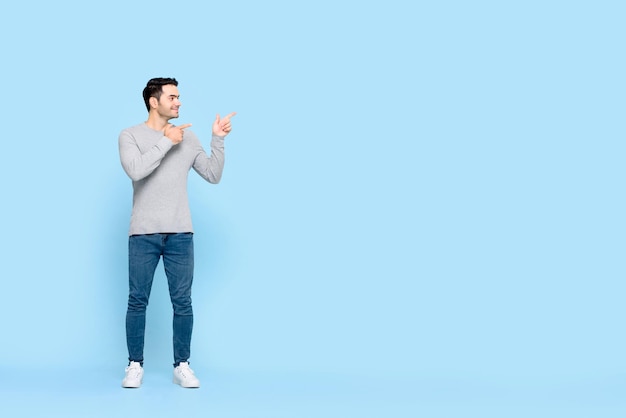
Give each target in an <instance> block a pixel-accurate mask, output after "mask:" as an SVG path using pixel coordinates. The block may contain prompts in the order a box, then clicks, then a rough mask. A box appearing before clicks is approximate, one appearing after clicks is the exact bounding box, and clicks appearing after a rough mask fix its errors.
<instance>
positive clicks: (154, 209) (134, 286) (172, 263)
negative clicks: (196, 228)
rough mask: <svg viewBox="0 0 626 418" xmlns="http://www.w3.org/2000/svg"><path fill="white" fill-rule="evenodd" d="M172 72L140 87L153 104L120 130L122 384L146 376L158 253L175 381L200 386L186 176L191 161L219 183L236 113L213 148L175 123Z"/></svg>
mask: <svg viewBox="0 0 626 418" xmlns="http://www.w3.org/2000/svg"><path fill="white" fill-rule="evenodd" d="M177 86H178V82H177V81H176V79H174V78H153V79H152V80H150V81H148V84H147V85H146V87H145V89H144V90H143V98H144V101H145V104H146V108H147V109H148V120H147V121H146V122H145V123H142V124H139V125H136V126H133V127H130V128H128V129H124V130H123V131H122V132H121V133H120V136H119V150H120V159H121V162H122V167H123V168H124V171H126V174H128V176H129V177H130V178H131V179H132V183H133V209H132V215H131V220H130V233H129V240H128V260H129V266H128V267H129V296H128V309H127V311H126V342H127V345H128V361H129V364H128V367H127V368H126V376H125V377H124V380H123V381H122V386H123V387H127V388H138V387H140V386H141V383H142V380H143V360H144V359H143V348H144V336H145V326H146V307H147V305H148V299H149V297H150V290H151V288H152V280H153V278H154V272H155V269H156V267H157V264H158V263H159V260H160V258H161V257H163V266H164V268H165V273H166V276H167V281H168V287H169V293H170V299H171V302H172V307H173V313H174V318H173V345H174V383H177V384H179V385H181V386H182V387H188V388H196V387H199V386H200V382H199V380H198V379H197V378H196V377H195V375H194V372H193V371H192V370H191V368H190V367H189V357H190V346H191V332H192V328H193V310H192V307H191V285H192V281H193V261H194V256H193V228H192V225H191V213H190V211H189V203H188V199H187V177H188V173H189V171H190V170H191V168H193V169H194V170H195V171H196V172H197V173H198V174H200V176H202V177H203V178H204V179H205V180H207V181H208V182H209V183H214V184H216V183H218V182H219V181H220V178H221V176H222V170H223V168H224V137H226V135H228V133H229V132H230V130H231V123H230V118H231V117H232V116H234V115H235V113H234V112H233V113H231V114H229V115H228V116H226V117H225V118H223V119H222V118H220V115H219V114H218V115H217V116H216V118H215V121H214V122H213V137H212V139H211V154H210V156H209V155H207V154H206V152H205V151H204V149H203V148H202V145H201V144H200V141H199V140H198V138H197V137H196V136H195V135H194V133H193V132H191V131H190V130H188V128H189V127H190V126H191V124H190V123H188V124H184V125H180V126H175V125H173V124H171V123H169V121H170V120H171V119H175V118H178V113H179V110H180V106H181V102H180V96H179V94H178V87H177Z"/></svg>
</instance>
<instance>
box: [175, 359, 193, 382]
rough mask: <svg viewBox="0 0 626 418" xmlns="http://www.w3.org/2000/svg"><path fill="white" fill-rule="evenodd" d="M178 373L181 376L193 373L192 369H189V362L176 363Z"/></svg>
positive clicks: (189, 375) (185, 376)
mask: <svg viewBox="0 0 626 418" xmlns="http://www.w3.org/2000/svg"><path fill="white" fill-rule="evenodd" d="M178 373H179V374H180V375H181V376H182V377H183V378H188V377H192V376H193V375H194V374H193V370H191V368H190V367H189V364H187V363H180V364H179V365H178Z"/></svg>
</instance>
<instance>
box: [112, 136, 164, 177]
mask: <svg viewBox="0 0 626 418" xmlns="http://www.w3.org/2000/svg"><path fill="white" fill-rule="evenodd" d="M173 146H174V143H173V142H172V141H171V140H170V139H169V138H168V137H166V136H163V137H162V138H161V139H160V140H159V142H157V143H156V144H155V145H154V146H153V147H152V148H150V149H149V150H148V151H146V152H145V153H143V154H142V153H141V150H140V149H139V147H138V146H137V142H136V141H135V139H134V138H133V137H132V135H131V134H130V133H128V132H127V131H122V133H121V134H120V138H119V148H120V160H121V162H122V167H123V168H124V171H126V174H128V177H130V178H131V179H132V180H133V181H138V180H141V179H143V178H145V177H147V176H148V175H150V174H151V173H152V172H153V171H154V170H155V169H156V168H157V167H158V166H159V164H161V160H162V159H163V157H165V154H167V152H168V151H169V150H170V149H172V147H173Z"/></svg>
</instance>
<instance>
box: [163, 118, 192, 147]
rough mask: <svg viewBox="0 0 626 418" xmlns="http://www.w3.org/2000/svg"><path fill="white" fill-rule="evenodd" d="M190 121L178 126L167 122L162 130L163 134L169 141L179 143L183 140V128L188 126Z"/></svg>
mask: <svg viewBox="0 0 626 418" xmlns="http://www.w3.org/2000/svg"><path fill="white" fill-rule="evenodd" d="M190 126H191V123H186V124H184V125H180V126H174V125H172V124H171V123H168V124H167V125H166V126H165V130H164V131H163V135H165V136H166V137H168V138H169V140H170V141H172V142H173V143H174V145H176V144H180V143H181V142H182V140H183V135H184V134H185V129H186V128H189V127H190Z"/></svg>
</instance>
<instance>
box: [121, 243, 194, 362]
mask: <svg viewBox="0 0 626 418" xmlns="http://www.w3.org/2000/svg"><path fill="white" fill-rule="evenodd" d="M161 257H163V267H164V268H165V274H166V275H167V283H168V287H169V291H170V300H171V301H172V307H173V310H174V320H173V328H174V335H173V337H174V338H173V343H174V365H175V366H177V365H178V364H179V363H180V362H183V361H188V359H189V355H190V347H191V331H192V328H193V310H192V308H191V285H192V282H193V234H192V233H190V232H189V233H179V234H149V235H132V236H130V237H129V239H128V277H129V280H128V282H129V291H128V310H127V311H126V343H127V345H128V360H129V361H136V362H139V363H142V364H143V347H144V337H145V330H146V307H147V306H148V300H149V299H150V291H151V289H152V280H153V278H154V272H155V270H156V267H157V264H159V260H160V258H161Z"/></svg>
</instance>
